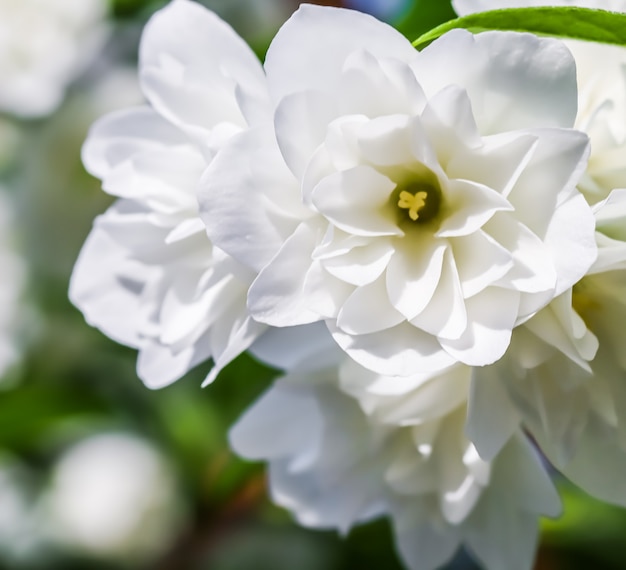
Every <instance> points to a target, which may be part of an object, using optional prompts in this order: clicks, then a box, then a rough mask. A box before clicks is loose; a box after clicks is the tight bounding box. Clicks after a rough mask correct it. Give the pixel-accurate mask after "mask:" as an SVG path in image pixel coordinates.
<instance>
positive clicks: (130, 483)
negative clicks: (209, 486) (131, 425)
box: [40, 433, 184, 561]
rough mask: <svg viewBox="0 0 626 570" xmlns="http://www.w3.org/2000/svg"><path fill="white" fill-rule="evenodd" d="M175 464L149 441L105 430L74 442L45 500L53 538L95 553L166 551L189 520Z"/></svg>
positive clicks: (137, 555) (132, 555) (136, 556)
mask: <svg viewBox="0 0 626 570" xmlns="http://www.w3.org/2000/svg"><path fill="white" fill-rule="evenodd" d="M181 505H182V503H181V495H180V492H179V489H178V488H177V483H176V479H175V477H174V474H173V472H172V469H171V466H170V465H169V464H168V463H167V461H166V460H165V458H164V457H163V456H162V455H161V454H160V453H159V452H158V451H157V450H156V449H155V448H154V447H153V446H152V445H150V444H149V443H148V442H146V441H144V440H143V439H140V438H138V437H136V436H131V435H128V434H122V433H103V434H98V435H95V436H91V437H88V438H85V439H84V440H82V441H79V442H78V443H77V444H75V445H74V446H72V447H70V448H69V449H68V450H67V451H66V452H65V453H64V454H63V455H62V456H61V457H60V459H59V460H58V462H57V464H56V465H55V466H54V467H53V470H52V475H51V482H50V485H49V487H48V489H47V490H46V492H45V494H44V496H43V497H42V499H41V503H40V518H41V523H42V525H43V526H44V529H45V532H46V533H47V534H48V535H49V539H50V540H53V541H54V542H56V543H58V544H60V545H62V546H64V547H66V548H67V547H69V548H73V549H76V550H79V551H82V552H84V553H87V554H90V555H92V556H97V557H103V558H114V559H123V560H131V561H132V560H134V561H137V560H144V561H145V560H146V559H149V558H153V557H155V556H158V555H160V554H163V552H164V551H165V550H167V548H168V546H170V545H171V544H172V543H173V541H174V540H175V539H176V537H177V535H178V533H179V532H180V531H181V527H182V525H183V524H184V510H183V509H182V506H181Z"/></svg>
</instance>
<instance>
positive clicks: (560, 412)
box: [70, 0, 626, 570]
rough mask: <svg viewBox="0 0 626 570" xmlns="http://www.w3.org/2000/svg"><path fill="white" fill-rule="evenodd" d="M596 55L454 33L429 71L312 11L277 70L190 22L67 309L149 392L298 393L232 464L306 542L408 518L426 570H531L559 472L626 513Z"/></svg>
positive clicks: (244, 430) (153, 65) (280, 397)
mask: <svg viewBox="0 0 626 570" xmlns="http://www.w3.org/2000/svg"><path fill="white" fill-rule="evenodd" d="M457 4H458V6H457V9H458V10H459V11H465V12H469V11H475V10H478V9H480V6H479V4H480V2H473V3H472V2H471V1H470V0H468V1H467V2H465V3H464V2H462V0H458V2H457ZM462 4H466V6H465V8H464V7H462V6H461V5H462ZM469 4H474V7H471V6H469ZM526 5H528V2H527V3H526ZM490 6H491V7H493V6H492V5H490ZM587 49H607V50H609V51H610V57H607V58H606V62H607V63H606V65H608V66H610V65H614V66H615V70H616V71H613V70H612V69H609V70H607V69H606V68H605V67H601V68H598V67H597V65H596V66H595V67H593V66H589V65H587V67H585V64H584V63H583V61H584V59H585V56H586V55H588V52H587ZM573 51H574V56H573V55H572V53H571V51H570V49H568V47H567V46H566V45H564V44H563V43H561V42H559V41H557V40H554V39H549V38H538V37H535V36H533V35H530V34H518V33H512V32H508V33H507V32H485V33H481V34H478V35H472V34H470V33H469V32H466V31H461V30H456V31H453V32H449V33H448V34H446V35H444V36H442V37H441V38H440V39H438V40H437V41H435V42H433V43H432V44H431V45H429V46H428V47H427V48H425V49H424V50H423V51H421V52H418V51H416V50H415V49H414V48H413V47H412V45H411V44H410V42H409V41H408V40H407V39H405V38H404V37H403V36H402V35H401V34H399V33H398V32H397V31H395V30H394V29H393V28H391V27H389V26H387V25H386V24H383V23H381V22H379V21H377V20H375V19H374V18H372V17H370V16H367V15H364V14H361V13H358V12H352V11H349V10H341V9H334V8H322V7H315V6H308V5H303V6H301V7H300V9H299V10H298V11H297V12H296V13H295V14H294V15H293V16H292V17H291V18H290V19H289V20H288V21H287V22H286V23H285V24H284V25H283V27H282V28H281V29H280V31H279V32H278V34H277V35H276V37H275V38H274V40H273V41H272V44H271V46H270V48H269V50H268V52H267V56H266V59H265V64H264V66H261V64H260V63H259V62H258V60H257V58H256V57H255V55H254V54H253V53H252V51H251V50H250V49H249V48H248V47H247V46H246V44H245V43H244V42H243V41H242V40H241V39H240V38H239V37H238V36H237V35H236V34H235V32H234V31H233V30H232V29H231V28H230V27H229V26H228V25H227V24H225V23H224V22H223V21H221V20H220V19H218V18H217V17H216V16H215V15H214V14H212V13H211V12H209V11H207V10H205V9H204V8H202V7H201V6H200V5H198V4H196V3H194V2H192V1H190V0H174V1H173V2H171V3H170V5H168V6H167V7H166V8H164V9H163V10H161V11H160V12H158V13H157V14H156V15H155V16H154V17H153V18H152V19H151V20H150V22H149V23H148V25H147V27H146V29H145V32H144V35H143V39H142V44H141V48H140V80H141V86H142V90H143V93H144V95H145V97H146V99H147V101H148V104H147V105H145V106H144V107H139V108H134V109H130V110H127V111H122V112H118V113H114V114H112V115H109V116H107V117H105V118H104V119H101V120H100V121H99V122H98V123H97V124H96V125H95V126H94V127H93V128H92V130H91V132H90V135H89V137H88V140H87V142H86V144H85V147H84V155H83V158H84V163H85V165H86V167H87V169H88V170H89V171H90V172H91V173H93V174H94V175H96V176H98V177H99V178H101V179H102V181H103V188H104V189H105V190H106V191H107V192H109V193H111V194H113V195H115V196H117V197H118V198H119V199H118V200H117V202H115V203H114V205H113V206H112V207H111V208H110V209H109V210H108V211H107V212H106V213H105V214H103V215H102V216H101V217H100V218H98V219H97V221H96V223H95V226H94V229H93V231H92V233H91V235H90V236H89V238H88V239H87V242H86V244H85V246H84V248H83V250H82V252H81V255H80V257H79V259H78V262H77V264H76V268H75V271H74V274H73V278H72V282H71V288H70V296H71V298H72V300H73V302H74V303H75V304H76V305H77V306H78V307H79V308H80V309H81V310H82V311H83V313H84V314H85V316H86V318H87V320H88V321H89V322H90V323H91V324H93V325H94V326H97V327H99V328H100V329H101V330H103V331H104V332H105V333H106V334H108V335H109V336H111V337H112V338H114V339H116V340H118V341H120V342H122V343H124V344H127V345H129V346H133V347H136V348H137V349H138V350H139V358H138V373H139V376H140V377H141V378H142V379H143V380H144V382H145V383H146V384H147V385H148V386H151V387H160V386H164V385H166V384H169V383H171V382H173V381H174V380H176V379H178V378H180V377H181V376H182V375H183V374H185V373H186V372H187V371H188V370H189V369H190V368H191V367H193V366H195V365H196V364H198V363H199V362H201V361H204V360H207V359H210V358H212V359H213V361H214V366H213V369H212V370H211V373H210V374H209V376H208V377H207V380H206V383H209V382H211V381H212V380H213V379H214V378H215V377H216V375H217V374H218V372H219V370H221V369H222V368H223V367H224V366H225V365H226V364H228V363H229V362H230V361H231V360H232V359H233V358H235V357H236V356H238V355H239V354H240V353H242V352H243V351H245V350H248V349H249V350H250V351H251V352H252V354H254V355H255V356H256V357H257V358H259V359H260V360H262V361H264V362H267V363H269V364H271V365H273V366H275V367H277V368H280V369H282V370H284V371H285V375H284V376H283V377H282V378H280V379H279V380H278V381H277V382H276V383H275V384H274V385H273V386H272V387H271V388H270V389H269V391H268V392H267V393H266V394H265V395H264V396H262V397H261V399H260V400H259V401H258V402H257V403H256V404H254V405H253V406H252V408H251V409H250V410H249V411H248V412H247V413H246V414H245V415H244V417H243V418H242V419H241V420H240V421H239V422H238V423H237V425H236V426H235V427H234V428H233V430H232V432H231V443H232V445H233V447H234V449H235V450H236V451H237V452H239V453H240V454H241V455H243V456H245V457H248V458H251V459H256V460H265V461H267V462H268V463H269V469H270V487H271V493H272V496H273V498H274V500H275V501H276V502H277V503H278V504H280V505H282V506H284V507H286V508H287V509H289V510H291V511H292V512H293V513H294V515H295V517H296V518H297V519H298V521H299V522H300V523H301V524H303V525H307V526H311V527H316V528H334V529H338V530H339V531H342V532H346V531H347V530H348V529H350V528H351V526H353V525H354V524H358V523H361V522H364V521H367V520H370V519H372V518H374V517H378V516H381V515H387V516H389V517H390V518H391V520H392V524H393V529H394V533H395V536H396V542H397V545H398V550H399V553H400V556H401V558H402V559H403V561H404V563H405V564H406V566H407V567H408V568H410V569H411V570H432V569H434V568H437V567H439V566H440V565H441V564H443V563H445V562H446V561H447V560H449V559H450V558H451V557H452V556H453V555H454V553H455V551H456V550H457V548H458V547H459V546H460V545H464V546H465V547H467V548H468V549H469V551H470V552H471V553H472V554H473V555H474V556H475V557H476V558H477V559H478V560H479V561H480V562H481V563H482V564H483V565H484V566H485V568H487V569H488V570H505V569H507V570H508V569H513V570H518V569H519V570H528V569H529V568H530V567H531V566H532V561H533V557H534V552H535V547H536V541H537V521H538V518H539V517H540V516H542V515H545V516H557V515H558V514H559V511H560V502H559V498H558V495H557V494H556V492H555V490H554V488H553V486H552V483H551V482H550V478H549V476H548V475H547V473H546V471H545V469H544V467H543V465H542V459H541V456H540V454H539V451H538V449H537V446H539V448H540V450H541V452H542V453H543V454H544V455H545V456H546V457H547V458H548V459H549V460H550V461H551V462H552V463H553V464H554V465H556V466H557V467H558V468H559V469H560V470H561V471H562V472H563V473H565V474H566V475H567V476H568V477H570V478H571V479H572V480H573V481H575V482H576V483H578V484H579V485H581V486H582V487H583V488H584V489H586V490H587V491H589V492H590V493H592V494H594V495H595V496H597V497H599V498H601V499H604V500H607V501H610V502H612V503H617V504H622V505H626V390H625V389H624V388H623V387H622V382H621V380H622V378H623V374H624V371H625V369H626V360H625V358H624V356H623V352H621V346H622V345H623V343H624V341H626V338H625V335H626V333H624V330H623V326H622V322H623V319H622V318H621V317H622V315H624V316H626V296H625V295H624V294H623V291H622V286H623V283H624V277H625V276H626V273H625V272H626V230H625V229H624V228H625V227H626V225H625V222H626V168H624V166H623V165H624V164H626V132H625V131H624V128H623V124H624V122H623V120H621V121H616V120H615V117H622V118H623V117H624V116H625V115H626V85H625V84H624V81H623V73H622V72H621V69H622V66H623V63H622V62H623V61H626V59H624V53H622V51H623V50H622V49H621V48H615V47H613V48H604V47H602V46H587V45H580V44H576V45H574V46H573ZM579 52H580V53H579ZM588 59H589V58H588ZM579 62H580V63H579ZM576 63H579V64H580V70H579V73H578V76H577V73H576ZM617 70H620V71H617ZM577 77H578V79H577ZM577 81H578V85H577ZM590 139H591V145H590ZM590 149H591V150H590ZM529 435H530V436H531V437H532V440H531V439H530V438H529ZM600 462H601V463H602V465H603V468H602V469H598V468H597V465H598V464H599V463H600Z"/></svg>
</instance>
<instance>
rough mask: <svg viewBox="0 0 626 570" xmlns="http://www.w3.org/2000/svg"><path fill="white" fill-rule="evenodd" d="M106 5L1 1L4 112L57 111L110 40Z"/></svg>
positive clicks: (0, 98)
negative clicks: (75, 81) (69, 87)
mask: <svg viewBox="0 0 626 570" xmlns="http://www.w3.org/2000/svg"><path fill="white" fill-rule="evenodd" d="M106 12H107V2H106V1H105V0H0V85H2V89H0V110H2V111H5V112H8V113H13V114H16V115H19V116H22V117H38V116H42V115H46V114H48V113H50V112H52V111H53V110H54V109H55V108H56V107H57V106H58V105H59V104H60V103H61V101H62V99H63V94H64V92H65V89H66V87H67V85H68V84H69V83H70V81H72V80H73V79H74V78H75V77H76V76H77V75H78V73H79V72H80V71H82V70H83V68H84V66H85V65H86V64H87V63H89V61H90V59H91V58H92V56H93V55H94V54H95V52H96V50H97V48H99V47H100V46H101V45H102V43H103V40H104V38H105V36H106V23H105V17H106Z"/></svg>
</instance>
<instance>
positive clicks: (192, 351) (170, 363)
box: [137, 336, 211, 390]
mask: <svg viewBox="0 0 626 570" xmlns="http://www.w3.org/2000/svg"><path fill="white" fill-rule="evenodd" d="M203 340H204V341H205V342H202V341H203ZM207 340H208V339H207V337H206V336H205V337H204V338H202V339H201V340H200V342H198V343H196V344H194V345H193V346H188V347H185V348H183V349H182V350H180V351H176V352H175V351H174V350H172V347H171V346H168V345H164V344H161V343H159V342H158V341H153V340H149V341H147V342H146V343H144V345H143V346H142V347H141V349H140V351H139V355H138V357H137V375H138V376H139V378H141V380H142V381H143V383H144V384H145V385H146V386H147V387H148V388H152V389H155V390H156V389H159V388H164V387H165V386H169V385H170V384H172V383H173V382H175V381H176V380H178V379H179V378H181V377H182V376H183V375H184V374H186V373H187V372H189V370H191V369H192V368H193V367H194V366H196V365H198V364H200V363H201V362H203V361H205V360H207V359H208V358H209V357H210V356H211V348H210V345H209V343H208V342H206V341H207Z"/></svg>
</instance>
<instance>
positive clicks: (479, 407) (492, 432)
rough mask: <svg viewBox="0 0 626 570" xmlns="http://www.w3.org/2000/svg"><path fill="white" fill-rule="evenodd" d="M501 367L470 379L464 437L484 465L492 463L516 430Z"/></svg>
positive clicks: (484, 370) (516, 419)
mask: <svg viewBox="0 0 626 570" xmlns="http://www.w3.org/2000/svg"><path fill="white" fill-rule="evenodd" d="M506 373H507V371H506V370H504V372H502V370H501V367H499V366H498V365H497V364H496V365H495V366H487V367H485V368H482V369H479V370H476V371H475V372H474V375H473V378H472V386H471V391H470V396H469V403H468V412H467V423H466V425H465V434H466V435H467V437H468V438H469V439H470V440H471V442H472V443H473V444H474V445H475V446H476V449H478V453H480V456H481V457H482V458H483V459H484V460H485V461H491V460H492V459H493V458H494V457H496V455H498V453H500V450H501V449H502V447H504V445H505V444H506V443H507V441H509V439H510V438H511V436H512V435H513V434H514V433H515V431H516V430H517V429H518V427H519V424H520V417H519V414H518V412H517V411H516V409H515V406H514V405H513V402H512V401H511V399H510V397H509V395H508V393H507V391H506V386H505V383H504V379H503V378H502V375H503V374H506Z"/></svg>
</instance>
